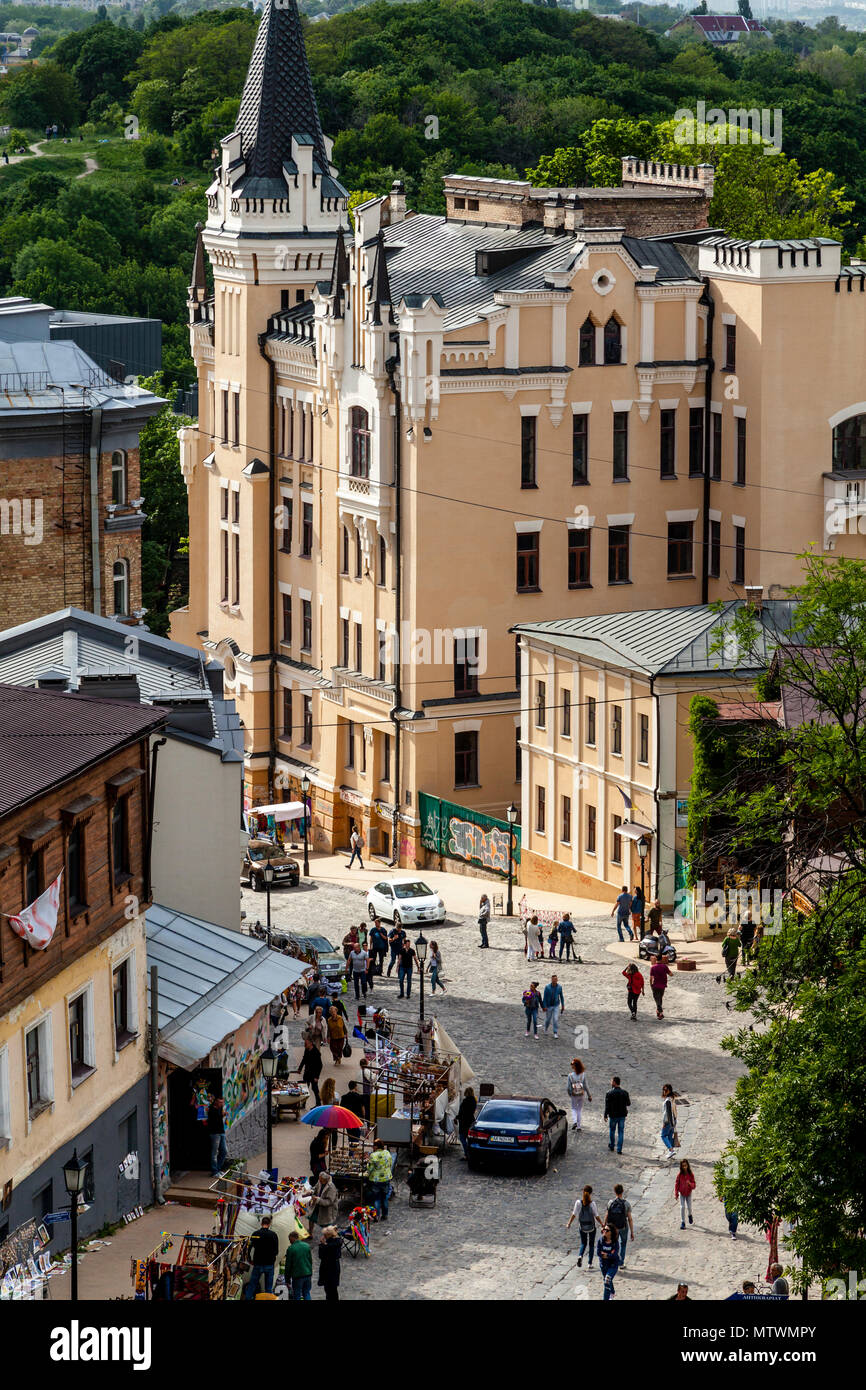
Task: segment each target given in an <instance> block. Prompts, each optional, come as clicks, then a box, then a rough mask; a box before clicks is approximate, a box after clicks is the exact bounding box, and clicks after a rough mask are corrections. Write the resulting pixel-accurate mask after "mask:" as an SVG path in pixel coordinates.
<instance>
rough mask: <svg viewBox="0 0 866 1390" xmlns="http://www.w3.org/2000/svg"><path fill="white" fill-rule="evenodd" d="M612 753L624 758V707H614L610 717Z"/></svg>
mask: <svg viewBox="0 0 866 1390" xmlns="http://www.w3.org/2000/svg"><path fill="white" fill-rule="evenodd" d="M610 751H611V753H615V754H616V756H617V757H618V758H621V757H622V705H613V706H612V708H611V715H610Z"/></svg>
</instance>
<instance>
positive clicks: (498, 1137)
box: [490, 1134, 514, 1144]
mask: <svg viewBox="0 0 866 1390" xmlns="http://www.w3.org/2000/svg"><path fill="white" fill-rule="evenodd" d="M490 1142H491V1144H513V1143H514V1136H513V1135H512V1134H491V1136H490Z"/></svg>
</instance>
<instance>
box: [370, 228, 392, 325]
mask: <svg viewBox="0 0 866 1390" xmlns="http://www.w3.org/2000/svg"><path fill="white" fill-rule="evenodd" d="M370 302H371V304H372V306H373V318H372V322H373V323H381V322H382V306H383V304H387V306H388V322H389V323H392V322H393V317H392V314H391V281H390V280H389V279H388V266H387V265H386V263H385V238H384V236H383V234H382V232H381V231H380V232H379V235H378V236H377V237H376V259H375V261H374V262H373V276H372V280H371V295H370Z"/></svg>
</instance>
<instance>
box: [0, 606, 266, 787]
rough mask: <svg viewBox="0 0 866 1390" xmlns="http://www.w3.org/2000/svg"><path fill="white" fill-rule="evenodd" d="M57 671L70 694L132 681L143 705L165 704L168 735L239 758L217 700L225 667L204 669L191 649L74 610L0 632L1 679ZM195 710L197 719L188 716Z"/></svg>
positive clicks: (235, 729)
mask: <svg viewBox="0 0 866 1390" xmlns="http://www.w3.org/2000/svg"><path fill="white" fill-rule="evenodd" d="M58 673H60V674H62V675H63V676H65V678H66V680H67V682H68V688H70V689H77V688H78V685H79V682H80V680H81V677H82V676H84V677H93V676H96V677H109V676H115V677H117V676H127V677H133V678H134V679H135V680H136V681H137V682H138V689H139V692H140V698H141V701H142V702H143V703H145V704H154V705H159V704H160V703H161V702H164V705H165V712H166V714H167V716H168V724H167V726H166V730H165V732H166V733H167V734H169V735H170V736H171V737H173V738H179V739H181V740H182V741H184V742H189V743H196V744H199V745H201V746H202V747H206V748H210V749H212V750H213V751H214V752H215V753H218V754H219V756H220V758H221V759H222V761H223V762H241V761H242V760H243V751H244V737H243V730H242V729H241V727H240V720H239V717H238V714H237V711H236V709H235V703H234V700H230V699H226V698H224V695H223V666H222V664H221V663H220V662H219V661H216V660H213V659H212V660H210V661H209V662H207V663H206V662H205V659H204V654H203V653H202V652H200V651H198V650H196V648H194V647H184V646H182V645H181V644H180V643H179V642H172V641H170V640H169V639H168V638H165V637H156V636H155V635H154V634H153V633H152V632H148V631H147V628H145V627H127V626H126V625H125V624H123V623H119V622H117V621H116V619H114V618H100V617H97V616H96V614H94V613H86V612H84V611H83V610H82V609H80V608H63V609H61V610H60V611H59V612H57V613H49V614H47V615H46V616H45V617H44V618H35V619H34V620H33V621H32V622H29V623H22V624H21V625H20V626H19V627H10V628H7V629H6V631H5V632H0V681H4V682H7V683H9V684H15V685H25V686H28V685H29V686H33V685H36V683H37V682H38V681H39V680H40V679H45V678H47V677H49V676H51V675H54V676H57V675H58ZM132 698H136V697H135V696H133V697H132ZM185 704H186V713H185V710H184V705H185ZM193 711H199V712H200V715H199V717H198V718H190V714H191V713H192V712H193Z"/></svg>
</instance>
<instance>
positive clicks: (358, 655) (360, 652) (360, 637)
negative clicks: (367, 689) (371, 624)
mask: <svg viewBox="0 0 866 1390" xmlns="http://www.w3.org/2000/svg"><path fill="white" fill-rule="evenodd" d="M363 669H364V629H363V627H362V626H361V624H360V623H356V624H355V670H356V671H363Z"/></svg>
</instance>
